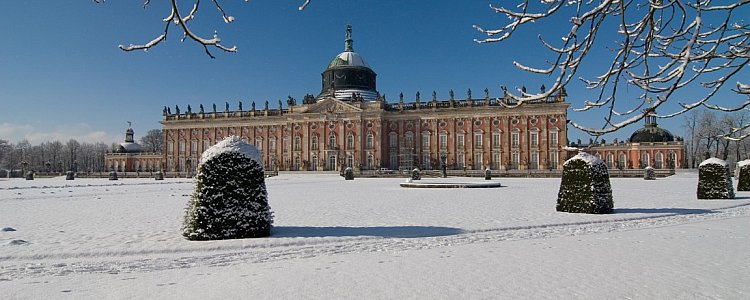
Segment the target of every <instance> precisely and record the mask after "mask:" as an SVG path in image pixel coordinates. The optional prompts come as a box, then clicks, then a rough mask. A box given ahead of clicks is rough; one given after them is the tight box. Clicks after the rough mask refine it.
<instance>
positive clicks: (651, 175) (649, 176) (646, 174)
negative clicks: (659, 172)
mask: <svg viewBox="0 0 750 300" xmlns="http://www.w3.org/2000/svg"><path fill="white" fill-rule="evenodd" d="M643 179H645V180H656V172H655V171H654V168H652V167H651V166H648V167H646V169H644V170H643Z"/></svg>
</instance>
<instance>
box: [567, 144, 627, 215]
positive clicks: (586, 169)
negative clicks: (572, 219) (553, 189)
mask: <svg viewBox="0 0 750 300" xmlns="http://www.w3.org/2000/svg"><path fill="white" fill-rule="evenodd" d="M613 207H614V202H613V201H612V186H611V185H610V183H609V172H607V165H606V164H605V163H604V162H603V161H602V160H600V159H598V158H596V157H595V156H593V155H591V154H588V153H585V152H580V153H578V155H576V156H574V157H572V158H571V159H569V160H568V161H566V162H565V164H564V165H563V173H562V182H561V183H560V192H559V193H558V194H557V211H564V212H571V213H587V214H607V213H611V212H612V208H613Z"/></svg>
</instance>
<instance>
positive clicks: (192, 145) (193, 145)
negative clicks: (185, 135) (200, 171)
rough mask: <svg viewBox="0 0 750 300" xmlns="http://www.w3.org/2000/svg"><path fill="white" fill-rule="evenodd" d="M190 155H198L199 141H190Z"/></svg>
mask: <svg viewBox="0 0 750 300" xmlns="http://www.w3.org/2000/svg"><path fill="white" fill-rule="evenodd" d="M190 153H192V154H196V153H198V140H192V141H190Z"/></svg>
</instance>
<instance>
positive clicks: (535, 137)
mask: <svg viewBox="0 0 750 300" xmlns="http://www.w3.org/2000/svg"><path fill="white" fill-rule="evenodd" d="M530 139H531V141H530V142H531V147H539V133H538V132H532V133H531V136H530Z"/></svg>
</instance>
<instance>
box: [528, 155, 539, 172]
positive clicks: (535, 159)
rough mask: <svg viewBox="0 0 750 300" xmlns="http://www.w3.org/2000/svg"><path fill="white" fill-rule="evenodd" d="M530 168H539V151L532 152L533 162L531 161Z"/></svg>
mask: <svg viewBox="0 0 750 300" xmlns="http://www.w3.org/2000/svg"><path fill="white" fill-rule="evenodd" d="M529 169H531V170H536V169H539V152H536V151H534V152H531V162H530V163H529Z"/></svg>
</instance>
